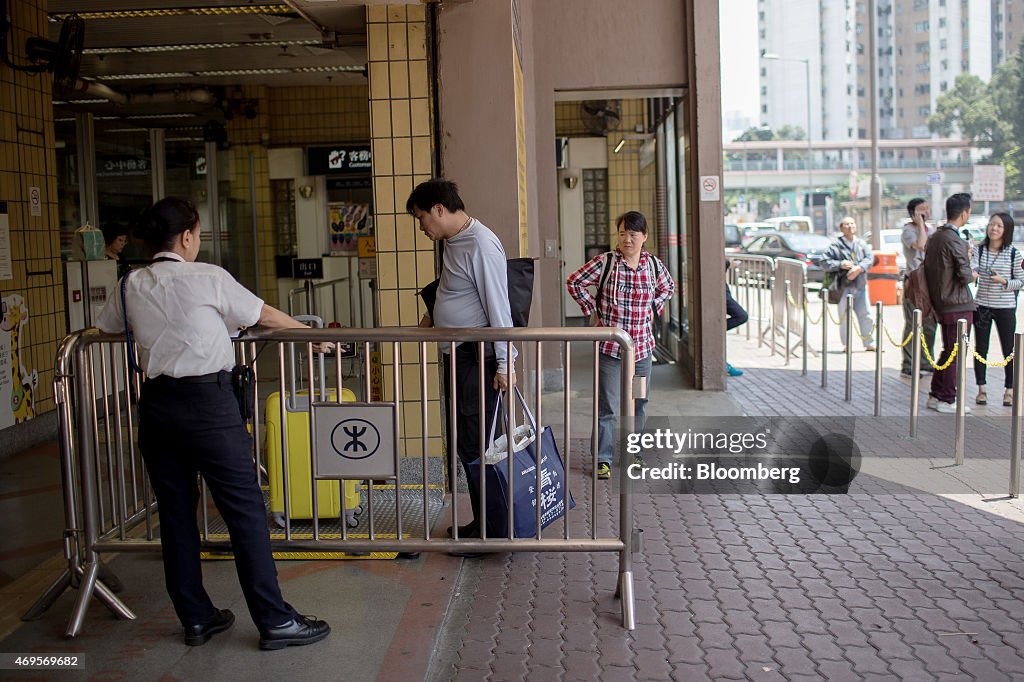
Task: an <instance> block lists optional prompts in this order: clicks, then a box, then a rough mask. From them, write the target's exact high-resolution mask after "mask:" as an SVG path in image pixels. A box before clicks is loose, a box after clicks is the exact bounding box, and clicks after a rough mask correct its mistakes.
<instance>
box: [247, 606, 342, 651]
mask: <svg viewBox="0 0 1024 682" xmlns="http://www.w3.org/2000/svg"><path fill="white" fill-rule="evenodd" d="M329 634H331V626H330V625H328V624H327V623H326V622H325V621H322V620H316V619H315V618H313V617H311V616H301V615H298V614H296V616H295V618H293V619H292V620H290V621H288V622H287V623H285V624H284V625H281V626H279V627H276V628H270V629H269V630H267V631H266V632H264V633H263V634H262V635H260V648H261V649H264V650H271V651H272V650H274V649H283V648H285V647H286V646H305V645H306V644H312V643H313V642H319V641H320V640H321V639H323V638H325V637H327V635H329Z"/></svg>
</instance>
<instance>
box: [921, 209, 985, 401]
mask: <svg viewBox="0 0 1024 682" xmlns="http://www.w3.org/2000/svg"><path fill="white" fill-rule="evenodd" d="M970 217H971V195H970V194H954V195H952V196H951V197H949V198H948V199H946V224H945V225H943V226H942V227H940V228H939V229H938V230H936V231H935V234H933V235H932V236H931V237H930V238H929V239H928V245H927V248H926V250H925V257H924V274H925V279H926V280H927V282H928V295H929V296H930V297H931V299H932V306H933V307H934V308H935V314H936V316H938V321H939V326H940V327H941V328H942V354H941V355H940V356H939V359H938V360H937V364H938V365H940V366H941V365H943V364H945V362H946V360H947V359H948V358H949V355H950V353H952V351H953V345H954V344H955V343H956V342H957V338H956V323H957V320H961V319H962V320H967V328H968V329H970V327H971V323H972V322H973V318H974V296H973V295H972V294H971V290H970V289H968V288H967V285H968V284H970V283H971V281H972V280H973V279H974V272H973V271H972V270H971V247H970V246H968V244H967V242H965V241H964V240H963V239H961V238H960V228H962V227H963V226H964V225H965V224H966V223H967V219H968V218H970ZM965 353H966V349H961V350H960V351H958V353H957V358H956V359H954V360H953V362H952V363H951V364H950V366H949V367H947V368H946V369H944V370H942V371H937V372H935V374H933V375H932V387H931V391H929V394H928V408H929V409H931V410H937V411H939V412H943V413H953V412H956V407H955V406H954V401H955V400H956V366H957V363H958V362H960V360H961V358H963V357H965Z"/></svg>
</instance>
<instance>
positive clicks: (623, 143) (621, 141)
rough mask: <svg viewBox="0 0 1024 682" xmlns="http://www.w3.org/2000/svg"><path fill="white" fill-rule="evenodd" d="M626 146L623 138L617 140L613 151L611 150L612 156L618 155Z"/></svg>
mask: <svg viewBox="0 0 1024 682" xmlns="http://www.w3.org/2000/svg"><path fill="white" fill-rule="evenodd" d="M625 146H626V140H625V138H623V139H621V140H619V143H618V144H617V145H615V149H613V150H612V154H618V153H619V152H621V151H622V148H623V147H625Z"/></svg>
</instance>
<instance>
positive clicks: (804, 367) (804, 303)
mask: <svg viewBox="0 0 1024 682" xmlns="http://www.w3.org/2000/svg"><path fill="white" fill-rule="evenodd" d="M800 307H801V308H803V313H804V316H803V320H802V325H803V327H802V331H803V334H802V335H801V337H800V339H801V344H800V345H801V346H802V350H803V362H802V364H801V366H800V376H802V377H805V376H807V285H806V282H805V283H804V288H803V289H802V290H801V291H800Z"/></svg>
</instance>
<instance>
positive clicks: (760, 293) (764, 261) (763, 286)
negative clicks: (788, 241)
mask: <svg viewBox="0 0 1024 682" xmlns="http://www.w3.org/2000/svg"><path fill="white" fill-rule="evenodd" d="M726 257H727V258H728V259H729V263H730V267H729V271H728V273H729V286H730V287H731V288H732V289H733V290H734V296H735V297H736V300H737V301H738V302H740V301H741V297H742V302H741V305H743V308H744V310H746V311H747V314H748V315H749V316H750V321H753V320H757V345H758V347H760V346H761V345H762V344H763V342H764V334H765V330H764V328H763V327H764V323H765V322H766V321H767V320H768V319H770V318H768V317H767V315H766V314H765V305H766V302H765V300H764V299H765V298H768V300H767V305H771V298H770V296H769V297H765V296H764V294H765V293H766V292H769V291H770V290H769V287H770V286H771V281H772V279H771V278H772V276H773V275H774V274H775V262H774V261H773V260H772V258H771V257H770V256H754V255H749V254H729V255H728V256H726ZM741 291H742V293H741ZM755 302H756V304H757V312H756V314H755V312H754V304H755ZM744 326H745V327H746V328H747V329H746V333H747V339H748V340H749V339H750V327H751V325H750V322H748V323H747V324H745V325H744ZM736 333H737V334H739V333H740V330H739V328H738V327H737V328H736Z"/></svg>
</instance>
